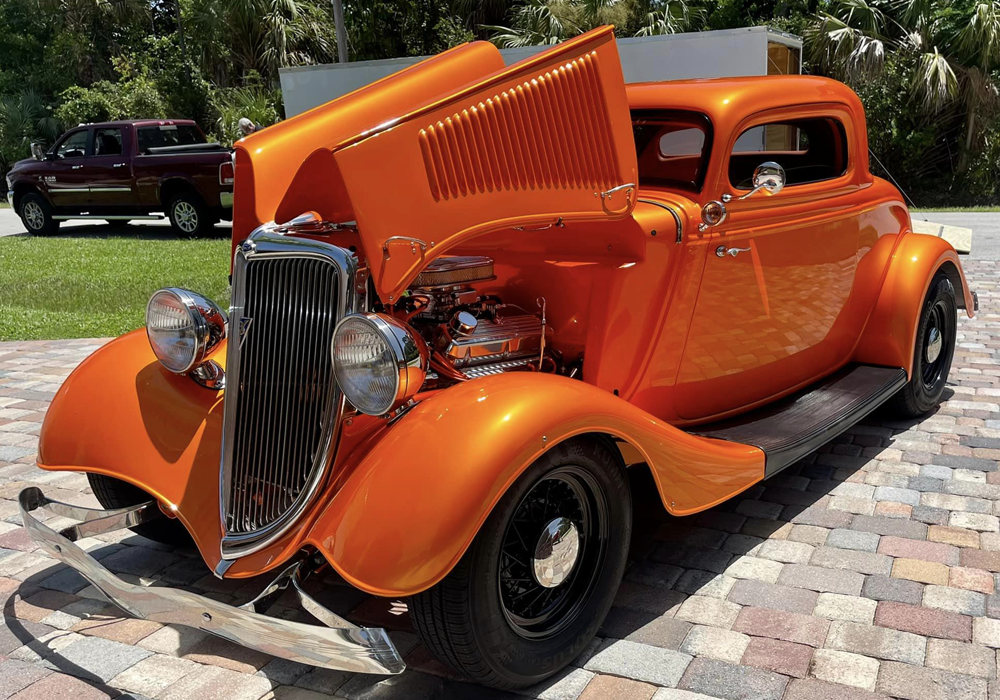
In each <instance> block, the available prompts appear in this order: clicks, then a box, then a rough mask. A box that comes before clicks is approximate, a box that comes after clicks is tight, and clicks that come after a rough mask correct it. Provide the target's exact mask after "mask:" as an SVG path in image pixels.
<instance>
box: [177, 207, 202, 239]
mask: <svg viewBox="0 0 1000 700" xmlns="http://www.w3.org/2000/svg"><path fill="white" fill-rule="evenodd" d="M174 221H175V222H176V223H177V228H179V229H180V230H181V231H184V233H194V232H195V231H196V230H197V229H198V210H197V209H195V208H194V205H193V204H191V203H190V202H185V201H180V202H177V204H175V205H174Z"/></svg>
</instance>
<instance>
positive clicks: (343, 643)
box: [18, 486, 405, 674]
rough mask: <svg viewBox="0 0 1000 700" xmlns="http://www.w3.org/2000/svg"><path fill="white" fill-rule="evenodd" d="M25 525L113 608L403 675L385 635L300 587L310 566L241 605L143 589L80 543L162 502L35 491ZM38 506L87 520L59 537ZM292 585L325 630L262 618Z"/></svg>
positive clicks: (321, 662)
mask: <svg viewBox="0 0 1000 700" xmlns="http://www.w3.org/2000/svg"><path fill="white" fill-rule="evenodd" d="M18 506H19V508H20V511H21V521H22V522H23V523H24V528H25V529H26V530H27V531H28V534H29V535H31V538H32V539H33V540H34V541H35V542H37V543H38V545H39V546H40V547H41V548H42V549H44V550H45V551H46V552H48V553H49V554H50V555H51V556H53V557H55V558H56V559H57V560H58V561H60V562H62V563H64V564H66V565H67V566H69V567H70V568H72V569H74V570H75V571H77V572H78V573H79V574H80V575H81V576H83V577H84V578H85V579H87V580H88V581H90V582H91V583H92V584H93V585H94V587H95V588H97V589H98V590H99V591H100V592H101V593H103V594H104V596H105V597H107V599H108V600H110V601H111V602H112V603H114V604H115V605H117V606H118V607H120V608H121V609H122V610H124V611H126V612H127V613H129V614H130V615H133V616H134V617H138V618H141V619H144V620H153V621H155V622H162V623H165V624H180V625H186V626H188V627H194V628H195V629H200V630H203V631H205V632H211V633H212V634H214V635H216V636H219V637H222V638H223V639H228V640H229V641H231V642H235V643H236V644H240V645H242V646H245V647H249V648H251V649H256V650H258V651H262V652H264V653H265V654H271V655H272V656H277V657H280V658H283V659H288V660H290V661H295V662H297V663H301V664H308V665H310V666H320V667H323V668H330V669H335V670H339V671H350V672H354V673H384V674H397V673H402V671H403V669H404V668H405V664H404V663H403V660H402V658H401V657H400V656H399V653H398V652H397V651H396V648H395V646H394V645H393V643H392V640H391V639H390V638H389V635H388V634H387V633H386V631H385V630H384V629H380V628H366V627H357V626H356V625H353V624H351V623H350V622H347V621H346V620H344V619H343V618H341V617H339V616H337V615H336V614H334V613H333V612H331V611H329V610H327V609H326V608H323V607H322V606H320V605H319V603H317V602H316V601H315V600H314V599H313V598H312V597H310V596H309V595H308V594H307V593H305V591H303V590H302V588H301V581H302V579H303V578H304V577H305V574H306V573H308V570H307V569H305V568H304V565H305V562H304V561H298V562H296V563H295V564H293V565H291V566H289V567H287V568H286V569H285V570H284V571H283V572H282V573H281V574H280V575H279V576H278V577H277V578H276V579H275V580H274V581H273V582H272V583H271V584H270V585H268V586H266V587H265V588H264V590H263V591H262V592H261V594H260V595H259V596H257V597H256V598H255V599H253V600H252V601H250V602H249V603H247V604H245V605H242V606H240V607H234V606H231V605H226V604H225V603H220V602H218V601H215V600H212V599H211V598H207V597H205V596H201V595H198V594H196V593H191V592H189V591H184V590H177V589H173V588H166V587H160V586H137V585H135V584H131V583H128V582H126V581H123V580H121V579H120V578H118V577H117V576H115V575H114V574H113V573H111V572H110V571H108V570H107V569H106V568H104V567H103V566H101V564H100V563H98V561H97V560H96V559H94V558H93V557H91V556H90V555H89V554H88V553H87V552H85V551H84V550H83V549H81V548H80V547H79V546H78V545H76V544H74V542H75V541H76V540H79V539H82V538H84V537H88V536H91V535H95V534H99V533H104V532H111V531H113V530H118V529H121V528H124V527H130V526H132V525H136V524H138V523H141V522H145V521H147V520H151V519H154V518H157V517H164V516H163V514H162V513H161V512H160V509H159V506H158V505H157V504H156V502H155V501H150V502H148V503H143V504H141V505H138V506H133V507H131V508H121V509H118V510H111V511H103V510H96V509H91V508H81V507H78V506H71V505H68V504H65V503H59V502H58V501H52V500H49V499H48V498H46V497H45V494H43V493H42V491H41V489H39V488H37V487H34V486H32V487H29V488H26V489H24V490H23V491H21V493H20V495H19V496H18ZM39 508H45V509H46V510H48V511H50V512H52V513H55V514H56V515H59V516H63V517H67V518H73V519H75V520H80V521H82V522H81V523H79V524H77V525H72V526H70V527H67V528H66V529H64V530H61V531H60V532H56V531H54V530H52V529H51V528H49V527H48V526H47V525H45V524H44V523H42V522H40V521H39V520H37V519H36V518H35V515H34V511H35V510H37V509H39ZM289 586H291V587H292V589H293V590H294V591H295V592H296V594H297V595H299V597H300V599H301V600H302V604H303V608H304V609H305V610H306V611H307V612H309V613H310V614H312V615H314V616H315V617H316V618H317V619H318V620H319V621H320V622H322V623H324V625H326V626H323V627H321V626H319V625H307V624H304V623H301V622H292V621H291V620H284V619H281V618H277V617H268V616H266V615H264V614H262V612H263V610H266V609H267V608H268V607H269V606H270V604H271V603H273V602H274V600H275V599H276V598H277V596H276V595H275V594H277V593H280V592H281V591H284V590H285V589H286V588H288V587H289Z"/></svg>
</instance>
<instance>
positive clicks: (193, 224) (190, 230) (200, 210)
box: [167, 191, 214, 238]
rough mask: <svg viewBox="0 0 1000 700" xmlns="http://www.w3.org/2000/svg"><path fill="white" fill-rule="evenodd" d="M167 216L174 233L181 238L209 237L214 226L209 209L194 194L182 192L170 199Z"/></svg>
mask: <svg viewBox="0 0 1000 700" xmlns="http://www.w3.org/2000/svg"><path fill="white" fill-rule="evenodd" d="M167 215H168V216H169V217H170V225H171V226H172V227H173V229H174V232H175V233H176V234H177V235H178V236H180V237H181V238H200V237H202V236H207V235H208V234H209V233H210V232H211V230H212V226H214V222H213V221H212V218H211V217H210V216H209V214H208V207H206V206H205V203H204V202H203V201H202V200H201V197H199V196H198V195H197V194H195V193H194V192H189V191H182V192H179V193H177V194H175V195H173V197H171V199H170V203H169V204H168V205H167Z"/></svg>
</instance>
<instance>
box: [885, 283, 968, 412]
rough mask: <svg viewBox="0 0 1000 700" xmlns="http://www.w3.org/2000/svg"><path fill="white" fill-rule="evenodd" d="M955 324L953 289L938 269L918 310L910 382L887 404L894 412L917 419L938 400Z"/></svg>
mask: <svg viewBox="0 0 1000 700" xmlns="http://www.w3.org/2000/svg"><path fill="white" fill-rule="evenodd" d="M957 325H958V303H957V302H956V301H955V288H954V287H953V286H952V284H951V280H949V279H948V276H947V275H946V274H944V273H943V272H939V273H938V274H937V275H935V276H934V279H933V280H931V286H930V289H928V290H927V298H926V299H925V300H924V306H923V308H922V309H921V311H920V323H919V324H918V325H917V340H916V345H915V347H914V349H913V370H912V371H911V372H910V381H909V382H907V383H906V385H905V386H904V387H903V388H902V389H900V390H899V392H898V393H897V394H896V395H895V396H893V397H892V399H891V404H890V407H891V409H892V410H893V412H895V413H896V414H897V415H899V416H902V417H905V418H917V417H919V416H922V415H924V414H925V413H927V412H928V411H930V410H932V409H933V408H934V407H935V406H937V405H938V404H939V403H940V402H941V395H942V394H943V393H944V387H945V385H946V384H947V383H948V372H949V370H950V369H951V361H952V358H953V357H954V355H955V335H956V326H957Z"/></svg>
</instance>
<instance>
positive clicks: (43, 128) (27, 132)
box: [0, 90, 59, 172]
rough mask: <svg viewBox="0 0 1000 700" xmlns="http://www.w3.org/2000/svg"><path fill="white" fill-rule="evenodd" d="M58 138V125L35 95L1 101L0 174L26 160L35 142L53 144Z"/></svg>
mask: <svg viewBox="0 0 1000 700" xmlns="http://www.w3.org/2000/svg"><path fill="white" fill-rule="evenodd" d="M58 136H59V124H58V122H57V121H56V120H55V119H53V118H52V117H51V116H49V114H48V112H47V111H46V109H45V105H44V103H43V101H42V99H41V98H40V97H39V96H38V95H37V94H35V93H34V92H32V91H30V90H25V91H24V92H21V93H19V94H17V95H11V96H8V97H5V98H3V99H2V100H0V172H6V171H7V170H8V169H9V168H10V166H11V165H12V164H13V163H14V161H17V160H19V159H21V158H27V157H28V155H29V154H30V152H31V151H30V146H31V142H32V141H33V140H35V139H40V140H42V141H44V142H46V143H52V142H53V141H55V139H56V138H58Z"/></svg>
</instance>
